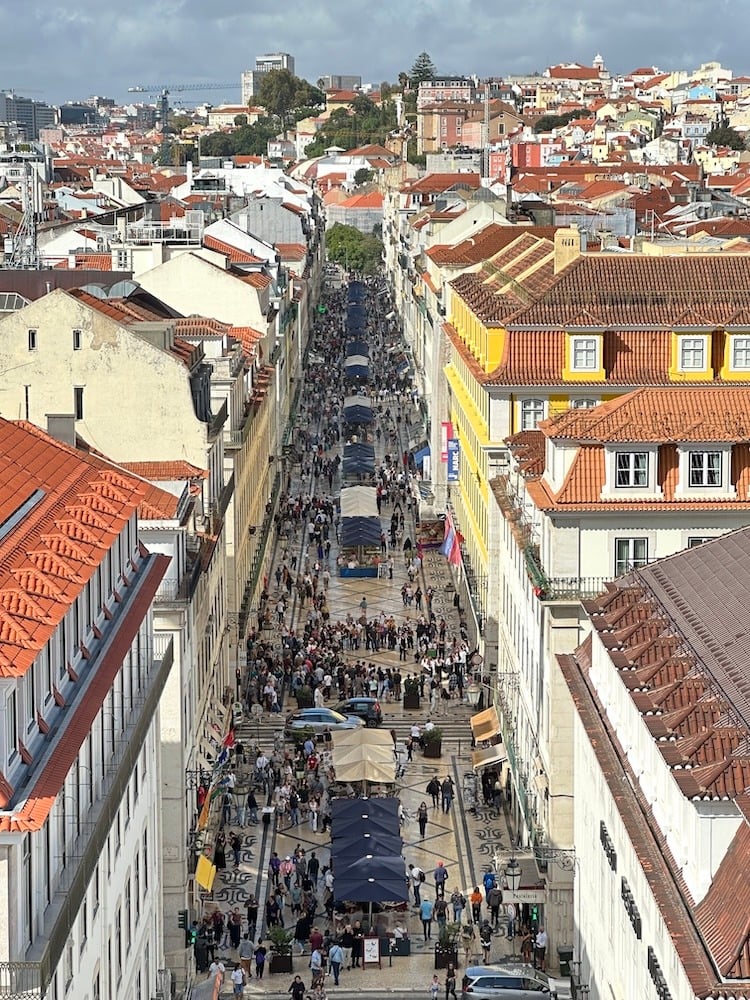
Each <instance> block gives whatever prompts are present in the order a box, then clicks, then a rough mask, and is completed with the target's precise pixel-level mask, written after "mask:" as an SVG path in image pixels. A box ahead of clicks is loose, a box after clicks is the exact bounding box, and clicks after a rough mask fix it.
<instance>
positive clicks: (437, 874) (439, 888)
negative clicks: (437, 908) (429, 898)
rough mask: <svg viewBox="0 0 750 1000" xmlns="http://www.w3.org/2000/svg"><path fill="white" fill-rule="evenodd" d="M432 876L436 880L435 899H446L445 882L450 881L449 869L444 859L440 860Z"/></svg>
mask: <svg viewBox="0 0 750 1000" xmlns="http://www.w3.org/2000/svg"><path fill="white" fill-rule="evenodd" d="M432 877H433V879H434V881H435V899H444V898H445V883H446V882H447V881H448V869H447V868H446V867H445V862H444V861H438V863H437V865H436V866H435V871H434V872H433V873H432Z"/></svg>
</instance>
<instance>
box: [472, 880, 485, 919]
mask: <svg viewBox="0 0 750 1000" xmlns="http://www.w3.org/2000/svg"><path fill="white" fill-rule="evenodd" d="M469 903H470V904H471V919H472V920H473V921H474V923H475V924H478V923H479V922H480V920H481V919H482V893H481V891H480V889H479V886H478V885H475V886H474V891H473V892H472V894H471V895H470V896H469Z"/></svg>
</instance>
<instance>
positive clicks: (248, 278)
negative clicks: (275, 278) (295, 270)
mask: <svg viewBox="0 0 750 1000" xmlns="http://www.w3.org/2000/svg"><path fill="white" fill-rule="evenodd" d="M235 274H236V277H238V278H239V279H240V281H244V282H245V284H246V285H252V286H253V288H268V286H269V285H270V284H271V278H270V276H269V275H267V274H262V273H261V272H260V271H252V272H251V273H250V274H237V273H236V272H235Z"/></svg>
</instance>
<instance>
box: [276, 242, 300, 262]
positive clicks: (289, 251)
mask: <svg viewBox="0 0 750 1000" xmlns="http://www.w3.org/2000/svg"><path fill="white" fill-rule="evenodd" d="M274 245H275V247H276V249H277V250H278V252H279V255H280V256H281V259H282V260H294V261H299V260H304V259H305V256H306V254H307V247H306V246H305V245H304V243H276V244H274Z"/></svg>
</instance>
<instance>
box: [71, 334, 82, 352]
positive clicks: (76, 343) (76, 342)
mask: <svg viewBox="0 0 750 1000" xmlns="http://www.w3.org/2000/svg"><path fill="white" fill-rule="evenodd" d="M80 349H81V331H80V330H74V331H73V350H74V351H80Z"/></svg>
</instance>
